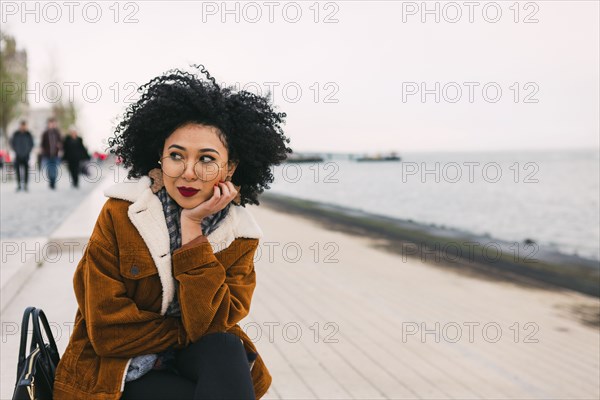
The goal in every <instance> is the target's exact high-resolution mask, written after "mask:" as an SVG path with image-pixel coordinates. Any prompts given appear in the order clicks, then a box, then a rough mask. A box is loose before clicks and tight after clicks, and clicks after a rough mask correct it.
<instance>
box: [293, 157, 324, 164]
mask: <svg viewBox="0 0 600 400" xmlns="http://www.w3.org/2000/svg"><path fill="white" fill-rule="evenodd" d="M284 162H286V163H307V162H323V157H319V156H302V155H300V156H298V155H297V156H293V157H288V158H287V159H286V160H285V161H284Z"/></svg>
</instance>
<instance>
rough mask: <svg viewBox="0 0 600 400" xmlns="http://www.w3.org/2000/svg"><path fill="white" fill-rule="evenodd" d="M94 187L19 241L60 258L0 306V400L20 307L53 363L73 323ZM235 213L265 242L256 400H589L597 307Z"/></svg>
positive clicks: (251, 330)
mask: <svg viewBox="0 0 600 400" xmlns="http://www.w3.org/2000/svg"><path fill="white" fill-rule="evenodd" d="M107 184H112V182H111V181H109V180H106V181H102V182H99V183H96V184H94V187H92V188H90V191H89V194H88V195H87V196H84V197H83V198H79V199H78V200H77V201H76V202H75V203H76V204H73V205H71V206H69V207H71V209H70V212H69V213H68V215H69V216H70V217H69V218H65V219H64V220H63V221H62V222H61V223H60V224H58V225H57V226H56V227H54V228H53V229H52V231H51V232H48V233H47V235H46V234H44V235H39V234H36V232H37V231H33V232H32V236H31V237H28V238H27V240H29V241H30V242H31V243H36V242H40V243H58V244H59V245H57V248H60V249H61V250H55V251H54V252H49V254H50V255H53V257H54V258H50V257H46V258H45V259H43V260H42V261H43V263H42V265H41V266H40V267H38V266H37V263H34V264H31V262H30V263H29V264H30V266H29V267H27V266H25V267H26V268H30V269H31V271H32V272H31V273H29V274H28V275H27V279H25V280H24V281H23V283H22V284H23V286H22V287H20V288H19V290H13V291H12V294H11V295H10V296H8V297H6V298H5V297H4V296H3V310H2V316H1V322H2V343H1V344H2V347H1V358H2V359H1V367H2V371H1V382H2V385H1V386H2V388H1V391H0V398H1V399H9V398H10V396H11V394H12V389H13V386H14V380H15V372H16V355H17V352H18V345H19V344H18V342H19V334H20V332H19V325H20V320H21V315H22V312H23V310H24V309H25V307H26V306H29V305H34V306H39V307H42V308H43V309H44V310H45V311H46V313H47V315H48V317H49V319H50V320H51V321H52V327H53V330H54V335H55V337H56V338H57V339H58V344H59V348H60V350H61V353H62V351H64V348H65V346H66V344H67V341H68V338H69V334H70V327H71V326H72V322H73V319H74V316H75V312H76V303H75V298H74V295H73V289H72V276H73V272H74V269H75V267H76V265H77V263H78V261H79V259H80V258H81V249H80V248H79V247H77V246H75V247H69V246H66V247H65V243H68V242H69V243H70V242H72V241H75V242H79V243H85V242H86V241H87V238H88V237H89V234H90V232H91V227H92V226H93V224H94V223H95V219H96V217H97V215H98V212H99V210H100V207H102V204H103V203H104V201H105V198H104V196H103V194H102V190H103V188H104V186H105V185H107ZM3 190H4V189H3ZM249 208H250V210H251V212H252V213H253V214H254V216H255V218H256V219H257V221H258V223H259V224H260V225H261V227H262V229H263V231H264V234H265V237H264V238H263V240H262V242H261V244H260V247H259V251H258V253H257V255H256V257H255V261H256V271H257V287H256V290H255V293H254V298H253V303H252V309H251V312H250V315H249V316H248V317H247V318H246V319H244V320H243V321H242V323H241V324H240V325H241V326H242V328H243V329H244V330H245V331H246V332H247V333H248V334H249V335H250V336H251V337H252V338H253V339H254V342H255V344H256V346H257V348H258V351H259V352H260V353H261V354H262V356H263V358H264V360H265V363H266V364H267V367H268V368H269V370H270V371H271V373H272V375H273V384H272V386H271V388H270V390H269V391H268V393H267V394H266V396H265V397H266V398H270V399H565V400H566V399H597V398H599V397H600V333H599V332H598V327H597V326H592V325H588V324H586V323H584V316H585V315H586V314H589V313H593V312H597V310H598V307H599V305H598V299H595V298H591V297H588V296H585V295H581V294H578V293H575V292H570V291H547V290H541V289H527V288H524V287H522V286H518V285H512V284H510V283H500V282H496V281H493V280H480V279H476V278H474V277H469V276H465V275H462V274H459V273H454V272H451V271H447V270H443V269H441V268H438V267H434V266H430V265H428V264H425V263H422V262H420V261H419V260H412V259H408V260H403V259H402V257H400V256H398V255H395V254H390V253H386V252H382V251H381V250H378V249H377V248H376V247H375V245H376V244H377V243H375V242H374V241H372V240H370V239H368V238H360V237H355V236H350V235H347V234H344V233H341V232H333V231H329V230H326V229H324V228H322V227H320V226H318V225H317V224H316V223H313V222H311V221H308V220H304V219H302V218H299V217H296V216H291V215H287V214H285V213H280V212H275V211H273V210H270V209H267V208H264V207H262V206H260V207H256V206H250V207H249ZM39 218H43V217H42V216H40V217H39ZM40 222H43V219H40ZM3 229H4V228H3ZM3 240H4V238H3ZM61 243H62V245H61ZM15 257H17V256H13V258H12V261H10V262H6V263H4V262H3V265H2V269H3V270H4V269H5V268H11V265H10V264H11V263H12V264H15V262H16V261H15V259H16V258H15ZM22 266H23V265H19V267H22ZM12 267H13V268H15V266H14V265H13V266H12ZM15 276H17V277H18V276H19V273H16V274H13V275H11V279H13V280H14V279H16V278H15ZM4 278H5V277H4V275H3V276H2V279H3V288H4ZM14 282H17V281H14Z"/></svg>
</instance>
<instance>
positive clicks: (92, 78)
mask: <svg viewBox="0 0 600 400" xmlns="http://www.w3.org/2000/svg"><path fill="white" fill-rule="evenodd" d="M72 3H73V6H70V5H69V4H70V3H69V2H54V3H52V5H47V4H45V3H42V2H31V3H28V5H27V7H28V10H29V12H25V11H26V10H24V8H23V6H22V2H21V1H17V2H11V1H3V2H2V21H1V22H2V26H3V29H6V30H7V31H8V32H9V33H11V34H13V35H14V36H15V37H16V39H17V43H18V47H19V48H24V49H26V50H27V53H28V60H29V80H30V82H29V86H30V90H31V91H32V92H33V93H32V94H30V96H29V101H30V103H31V104H32V106H34V107H43V106H46V104H47V103H46V101H45V98H46V97H47V96H46V95H45V94H44V91H43V87H44V85H46V84H47V83H48V82H51V81H54V82H56V84H58V85H59V86H60V87H62V89H63V90H62V95H63V97H64V98H68V97H69V85H71V86H73V85H77V86H74V98H75V101H76V102H77V104H79V106H80V108H81V119H80V122H79V126H80V129H81V132H82V134H83V136H84V138H85V140H86V142H87V143H88V145H90V146H91V148H92V149H94V150H97V149H100V148H102V147H103V145H102V143H103V140H104V141H105V140H106V138H107V137H109V136H110V135H111V134H112V130H113V128H114V125H115V123H114V121H115V118H116V117H118V116H119V115H121V114H122V113H123V112H124V110H125V108H126V106H127V104H128V103H127V101H128V99H127V97H128V95H130V94H132V95H133V99H135V93H134V88H135V86H136V85H141V84H143V83H145V82H146V81H148V80H149V79H151V78H152V77H154V76H157V75H159V74H161V73H162V72H164V71H166V70H168V69H170V68H175V67H180V68H185V67H186V66H188V65H190V64H192V63H199V64H200V63H201V64H204V65H205V66H206V67H207V68H208V70H209V71H210V72H211V74H212V75H213V76H215V77H216V78H217V80H218V81H219V82H224V83H227V84H235V83H236V82H237V83H239V84H240V85H242V86H243V85H247V86H246V88H247V89H248V90H250V91H254V92H257V91H260V93H262V94H266V92H267V90H268V88H269V87H273V96H274V103H275V104H276V105H277V106H278V109H279V111H285V112H286V113H287V114H288V117H287V124H286V125H285V126H284V129H285V131H286V133H287V135H288V136H289V137H290V138H291V143H290V146H291V147H292V148H293V149H294V150H295V151H352V152H377V151H388V150H395V151H399V152H400V153H402V152H403V151H429V150H432V151H439V150H452V151H455V150H456V151H459V150H495V149H498V150H500V149H515V150H526V149H554V148H596V149H597V148H598V146H599V135H600V134H599V132H600V128H599V109H600V105H599V48H600V44H599V36H600V34H599V22H598V18H599V7H598V2H597V1H535V2H521V3H519V4H518V6H515V5H514V3H515V2H514V1H508V2H505V1H498V2H495V3H494V2H484V1H476V2H474V3H473V4H474V5H473V6H469V5H468V4H465V2H462V1H459V2H455V3H447V2H428V3H427V7H428V9H429V10H430V11H431V10H433V12H432V13H425V12H424V11H425V10H423V7H422V6H421V4H422V3H421V1H419V2H401V1H397V2H392V1H379V2H372V1H369V2H367V1H335V2H320V3H315V2H314V1H309V2H278V1H274V2H262V1H259V2H253V3H247V2H229V3H227V8H228V10H229V11H231V12H230V13H227V12H226V10H225V9H224V7H223V6H222V4H223V3H222V2H221V1H218V2H193V1H187V2H171V1H170V2H166V1H149V2H139V1H136V2H121V3H118V4H115V2H113V1H110V2H97V3H92V4H87V5H86V3H85V2H72ZM436 8H437V10H438V12H437V15H436V12H435V10H436ZM498 12H500V14H498ZM59 13H60V15H59ZM70 13H71V15H69V14H70ZM436 16H438V17H439V22H436V20H435V19H436ZM236 18H237V19H238V21H236ZM36 19H38V21H36ZM70 19H72V22H71V21H70ZM423 19H424V22H423ZM470 19H472V22H470ZM115 20H116V21H117V22H115ZM126 20H127V21H129V23H126V22H125V21H126ZM515 20H516V22H515ZM536 20H537V22H536ZM525 21H528V23H527V22H525ZM53 71H54V72H53ZM69 82H70V83H69ZM436 82H437V83H438V84H439V89H436ZM36 85H37V88H36ZM84 86H85V87H86V88H87V92H84V90H83V87H84ZM98 88H100V90H101V93H97V89H98ZM423 89H425V90H426V92H425V95H424V97H423V96H422V94H423ZM498 90H500V92H498ZM35 96H37V97H38V99H36V98H35ZM436 96H437V97H439V102H436Z"/></svg>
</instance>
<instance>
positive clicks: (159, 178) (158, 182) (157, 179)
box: [148, 161, 165, 193]
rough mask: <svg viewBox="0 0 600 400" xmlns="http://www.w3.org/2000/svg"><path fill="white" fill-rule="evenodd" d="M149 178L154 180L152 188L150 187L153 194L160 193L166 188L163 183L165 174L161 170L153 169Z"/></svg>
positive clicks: (149, 173)
mask: <svg viewBox="0 0 600 400" xmlns="http://www.w3.org/2000/svg"><path fill="white" fill-rule="evenodd" d="M159 162H160V161H159ZM148 176H149V177H150V178H152V186H150V189H152V193H156V192H158V191H159V190H160V189H162V188H163V187H164V186H165V184H164V182H163V172H162V170H161V169H160V168H154V169H151V170H150V172H148Z"/></svg>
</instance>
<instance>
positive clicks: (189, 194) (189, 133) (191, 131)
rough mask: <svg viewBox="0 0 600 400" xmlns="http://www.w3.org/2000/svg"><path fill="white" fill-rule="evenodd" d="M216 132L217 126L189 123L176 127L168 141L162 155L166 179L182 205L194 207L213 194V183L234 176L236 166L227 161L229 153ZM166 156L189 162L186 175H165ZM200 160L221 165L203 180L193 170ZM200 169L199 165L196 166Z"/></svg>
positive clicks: (170, 192)
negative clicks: (175, 176)
mask: <svg viewBox="0 0 600 400" xmlns="http://www.w3.org/2000/svg"><path fill="white" fill-rule="evenodd" d="M217 132H218V130H217V128H215V127H213V126H206V125H199V124H194V123H190V124H186V125H184V126H182V127H180V128H177V129H176V130H175V131H173V133H172V134H171V135H170V136H169V137H168V138H167V139H166V141H165V145H164V146H163V151H162V155H161V159H162V163H163V182H164V185H165V189H166V190H167V193H168V194H169V196H171V198H173V200H175V201H176V202H177V204H179V206H181V207H182V208H185V209H189V208H194V207H196V206H198V205H199V204H200V203H202V202H204V201H206V200H208V199H209V198H210V197H212V195H213V192H214V185H215V184H216V183H218V182H219V181H220V180H221V181H225V178H226V177H227V176H232V175H233V172H234V171H235V167H236V166H235V165H232V164H231V163H227V162H228V161H229V154H228V152H227V148H226V147H225V146H224V145H223V143H222V142H221V140H220V139H219V136H218V133H217ZM164 157H169V158H170V159H172V160H173V159H182V160H184V161H185V163H186V165H185V170H184V171H183V174H182V175H181V176H179V177H178V178H174V177H170V176H168V175H167V174H165V173H164V170H165V162H167V160H166V159H164ZM198 161H199V162H200V163H208V162H216V163H217V165H218V166H219V167H220V168H218V169H217V170H215V169H212V170H211V173H210V174H208V176H207V177H204V178H203V179H209V180H206V181H205V180H201V179H200V178H199V177H198V175H196V172H195V170H194V165H195V164H196V162H198ZM213 165H214V164H213ZM228 167H229V168H230V169H229V170H228ZM199 168H201V166H200V165H198V166H197V167H196V169H199ZM171 175H174V174H171ZM185 189H188V190H185ZM194 190H197V192H194Z"/></svg>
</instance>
